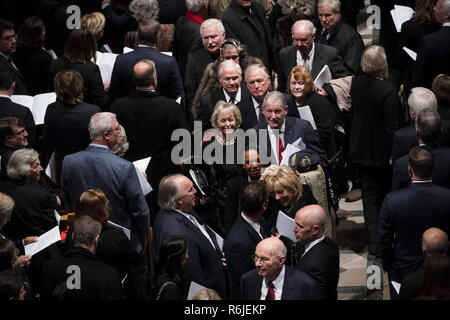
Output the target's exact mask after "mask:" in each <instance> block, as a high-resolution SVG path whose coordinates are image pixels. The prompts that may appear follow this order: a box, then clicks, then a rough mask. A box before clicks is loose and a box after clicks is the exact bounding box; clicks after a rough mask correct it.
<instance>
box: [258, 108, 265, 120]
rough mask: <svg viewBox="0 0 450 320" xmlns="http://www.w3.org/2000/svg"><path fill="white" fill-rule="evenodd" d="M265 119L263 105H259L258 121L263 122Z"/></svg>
mask: <svg viewBox="0 0 450 320" xmlns="http://www.w3.org/2000/svg"><path fill="white" fill-rule="evenodd" d="M263 119H264V113H263V112H262V106H261V105H259V106H258V121H259V122H261V121H263Z"/></svg>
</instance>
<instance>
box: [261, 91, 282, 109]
mask: <svg viewBox="0 0 450 320" xmlns="http://www.w3.org/2000/svg"><path fill="white" fill-rule="evenodd" d="M269 100H271V101H273V100H275V101H278V102H280V103H281V105H282V106H283V107H285V106H286V98H285V97H284V95H283V94H282V93H281V92H279V91H272V92H269V93H267V94H266V96H265V97H264V101H263V109H264V108H265V107H266V103H267V102H268V101H269Z"/></svg>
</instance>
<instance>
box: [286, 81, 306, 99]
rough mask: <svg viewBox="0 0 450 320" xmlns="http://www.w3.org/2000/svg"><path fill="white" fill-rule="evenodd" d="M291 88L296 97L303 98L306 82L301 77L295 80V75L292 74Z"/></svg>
mask: <svg viewBox="0 0 450 320" xmlns="http://www.w3.org/2000/svg"><path fill="white" fill-rule="evenodd" d="M289 89H290V90H291V93H292V95H293V96H294V97H296V98H301V97H302V96H303V90H304V89H305V83H304V82H303V80H301V79H300V80H295V77H294V76H292V78H291V82H290V83H289Z"/></svg>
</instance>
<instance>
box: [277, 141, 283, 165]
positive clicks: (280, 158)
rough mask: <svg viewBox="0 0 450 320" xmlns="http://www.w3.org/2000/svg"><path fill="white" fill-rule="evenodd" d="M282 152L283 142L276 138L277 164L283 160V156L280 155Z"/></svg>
mask: <svg viewBox="0 0 450 320" xmlns="http://www.w3.org/2000/svg"><path fill="white" fill-rule="evenodd" d="M283 151H284V146H283V141H281V137H280V136H278V161H279V162H278V164H280V163H281V161H282V160H283V156H282V155H281V154H282V153H283Z"/></svg>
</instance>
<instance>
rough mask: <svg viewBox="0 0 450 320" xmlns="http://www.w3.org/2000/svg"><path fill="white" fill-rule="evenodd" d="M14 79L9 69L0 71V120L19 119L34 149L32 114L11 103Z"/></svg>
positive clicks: (34, 135)
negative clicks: (5, 118) (7, 118)
mask: <svg viewBox="0 0 450 320" xmlns="http://www.w3.org/2000/svg"><path fill="white" fill-rule="evenodd" d="M0 59H1V58H0ZM14 78H17V77H15V76H14V73H13V71H11V70H10V69H5V70H3V71H0V118H4V117H16V118H19V119H20V120H21V121H22V122H23V123H24V124H25V128H26V131H27V133H28V144H29V145H30V147H34V146H35V145H36V142H37V137H36V135H37V134H36V126H35V124H34V118H33V114H32V113H31V111H30V109H28V108H27V107H25V106H22V105H20V104H17V103H14V102H12V101H11V96H12V95H13V94H14V93H15V89H16V84H17V82H16V81H14Z"/></svg>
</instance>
